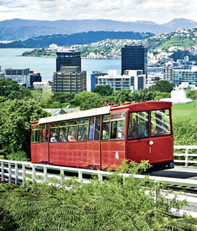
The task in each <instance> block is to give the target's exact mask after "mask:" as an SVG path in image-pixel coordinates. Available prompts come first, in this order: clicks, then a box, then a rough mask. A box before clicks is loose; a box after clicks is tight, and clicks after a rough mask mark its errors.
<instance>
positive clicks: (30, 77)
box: [26, 71, 42, 89]
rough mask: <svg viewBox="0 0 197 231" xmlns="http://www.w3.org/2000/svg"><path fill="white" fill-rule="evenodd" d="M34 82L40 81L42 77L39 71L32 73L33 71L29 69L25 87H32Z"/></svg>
mask: <svg viewBox="0 0 197 231" xmlns="http://www.w3.org/2000/svg"><path fill="white" fill-rule="evenodd" d="M34 82H42V77H41V75H40V73H34V72H33V71H31V72H30V73H29V75H28V77H27V84H26V88H29V89H33V88H34V85H33V83H34Z"/></svg>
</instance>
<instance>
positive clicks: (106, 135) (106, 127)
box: [102, 115, 110, 140]
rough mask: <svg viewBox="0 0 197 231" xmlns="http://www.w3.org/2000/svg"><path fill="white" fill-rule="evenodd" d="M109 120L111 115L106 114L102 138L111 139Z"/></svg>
mask: <svg viewBox="0 0 197 231" xmlns="http://www.w3.org/2000/svg"><path fill="white" fill-rule="evenodd" d="M109 121H110V115H104V116H103V127H102V140H108V139H109Z"/></svg>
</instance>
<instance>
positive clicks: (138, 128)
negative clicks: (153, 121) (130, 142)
mask: <svg viewBox="0 0 197 231" xmlns="http://www.w3.org/2000/svg"><path fill="white" fill-rule="evenodd" d="M148 134H149V119H148V112H147V111H141V112H131V113H130V114H129V127H128V139H142V138H146V137H148Z"/></svg>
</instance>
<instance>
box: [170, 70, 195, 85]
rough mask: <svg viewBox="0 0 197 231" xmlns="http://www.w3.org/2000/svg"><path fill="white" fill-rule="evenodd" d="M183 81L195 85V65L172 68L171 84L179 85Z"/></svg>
mask: <svg viewBox="0 0 197 231" xmlns="http://www.w3.org/2000/svg"><path fill="white" fill-rule="evenodd" d="M183 82H188V83H189V85H195V86H197V67H196V66H193V67H192V69H183V70H173V85H174V86H179V85H180V84H182V83H183Z"/></svg>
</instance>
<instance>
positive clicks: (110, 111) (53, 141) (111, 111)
mask: <svg viewBox="0 0 197 231" xmlns="http://www.w3.org/2000/svg"><path fill="white" fill-rule="evenodd" d="M171 107H172V103H170V102H160V101H148V102H142V103H136V104H132V103H125V104H123V105H121V106H119V105H117V106H107V107H103V108H96V109H91V110H86V111H79V112H74V113H69V114H64V115H57V116H53V117H47V118H42V119H40V120H39V121H37V122H33V123H32V135H31V161H32V162H33V163H47V164H53V165H63V166H73V167H82V168H97V169H103V168H105V167H111V166H112V165H114V164H115V165H117V166H119V165H121V163H122V161H123V160H124V159H127V160H129V161H135V162H137V163H140V162H141V161H142V160H149V163H150V164H151V165H153V166H160V168H173V167H174V163H173V130H172V119H171Z"/></svg>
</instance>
